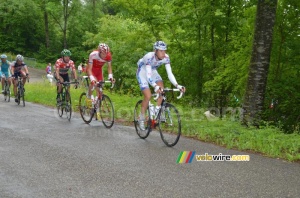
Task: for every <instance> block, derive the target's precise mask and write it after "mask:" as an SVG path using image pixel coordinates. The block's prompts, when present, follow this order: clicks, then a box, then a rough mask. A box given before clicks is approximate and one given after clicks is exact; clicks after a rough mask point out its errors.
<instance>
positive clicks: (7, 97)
mask: <svg viewBox="0 0 300 198" xmlns="http://www.w3.org/2000/svg"><path fill="white" fill-rule="evenodd" d="M2 78H3V79H4V87H3V91H4V92H3V95H4V101H7V102H10V88H9V83H8V79H7V78H6V77H5V76H3V77H2Z"/></svg>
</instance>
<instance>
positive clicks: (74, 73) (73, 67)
mask: <svg viewBox="0 0 300 198" xmlns="http://www.w3.org/2000/svg"><path fill="white" fill-rule="evenodd" d="M71 68H72V72H73V75H74V79H75V80H77V73H76V68H75V64H72V66H71Z"/></svg>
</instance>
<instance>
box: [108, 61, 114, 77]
mask: <svg viewBox="0 0 300 198" xmlns="http://www.w3.org/2000/svg"><path fill="white" fill-rule="evenodd" d="M107 72H108V76H109V77H108V78H110V77H111V78H113V77H112V65H111V61H110V62H107Z"/></svg>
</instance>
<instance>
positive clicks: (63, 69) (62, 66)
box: [55, 58, 75, 74]
mask: <svg viewBox="0 0 300 198" xmlns="http://www.w3.org/2000/svg"><path fill="white" fill-rule="evenodd" d="M55 68H56V69H57V68H59V74H67V73H68V71H69V70H70V69H71V70H72V71H73V70H75V64H74V62H73V61H72V60H70V61H69V62H68V63H65V62H64V61H63V59H62V58H60V59H57V61H56V62H55Z"/></svg>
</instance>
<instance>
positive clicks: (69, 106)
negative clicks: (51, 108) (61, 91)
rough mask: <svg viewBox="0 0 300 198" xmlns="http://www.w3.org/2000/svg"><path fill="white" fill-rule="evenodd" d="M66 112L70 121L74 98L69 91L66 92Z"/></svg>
mask: <svg viewBox="0 0 300 198" xmlns="http://www.w3.org/2000/svg"><path fill="white" fill-rule="evenodd" d="M65 113H66V115H67V118H68V120H69V121H70V120H71V116H72V100H71V95H70V93H69V92H68V91H67V92H66V103H65Z"/></svg>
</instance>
